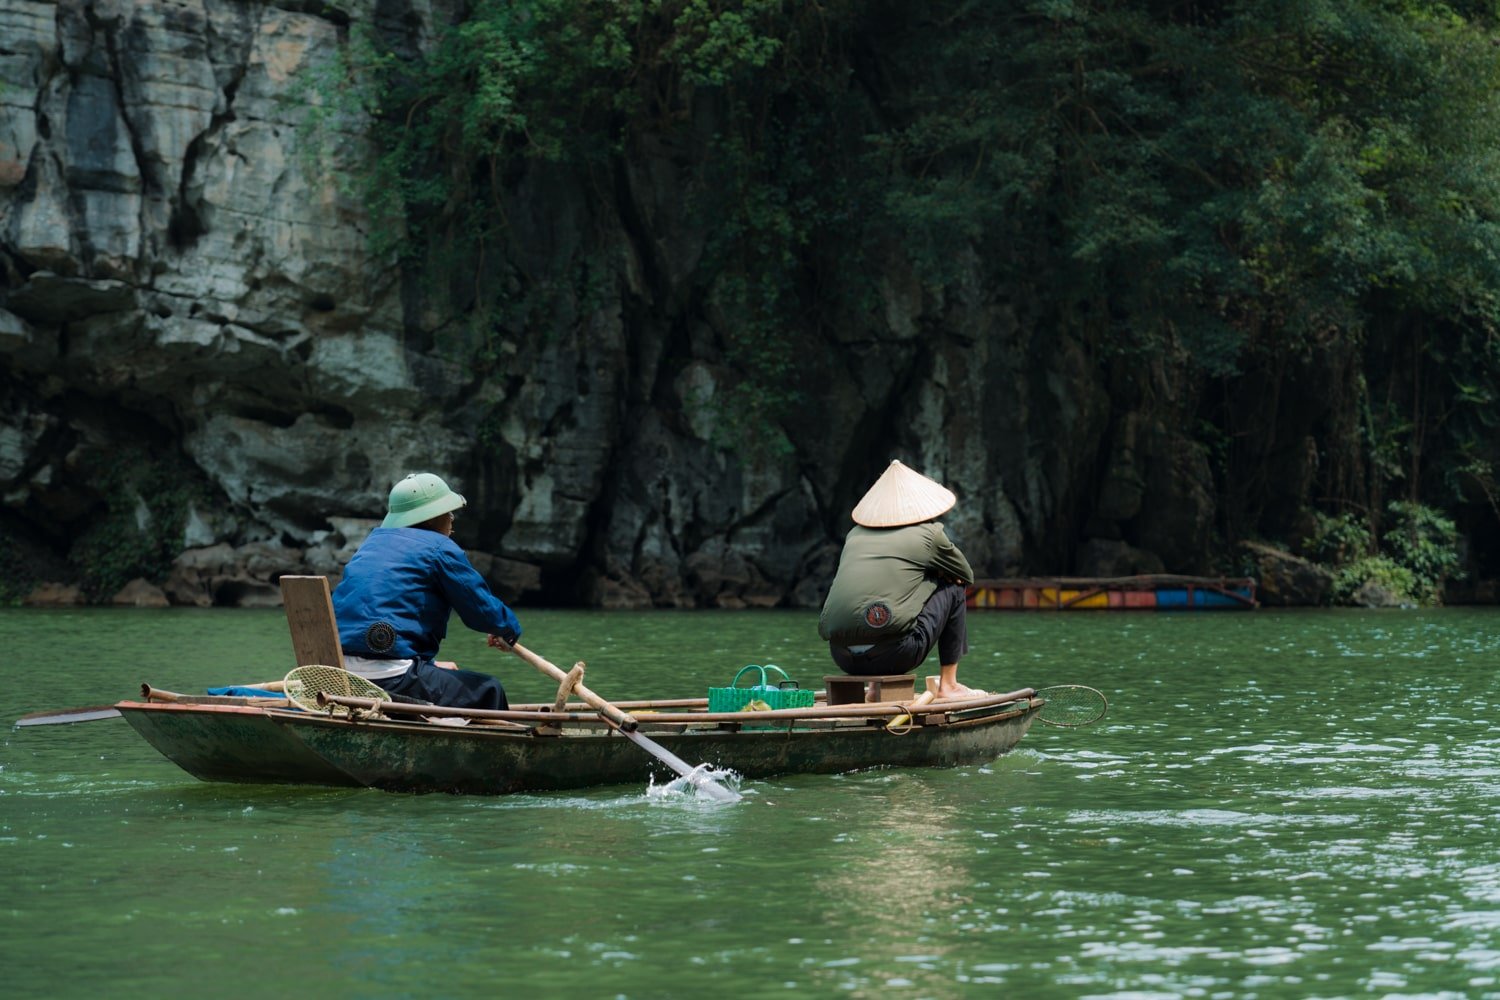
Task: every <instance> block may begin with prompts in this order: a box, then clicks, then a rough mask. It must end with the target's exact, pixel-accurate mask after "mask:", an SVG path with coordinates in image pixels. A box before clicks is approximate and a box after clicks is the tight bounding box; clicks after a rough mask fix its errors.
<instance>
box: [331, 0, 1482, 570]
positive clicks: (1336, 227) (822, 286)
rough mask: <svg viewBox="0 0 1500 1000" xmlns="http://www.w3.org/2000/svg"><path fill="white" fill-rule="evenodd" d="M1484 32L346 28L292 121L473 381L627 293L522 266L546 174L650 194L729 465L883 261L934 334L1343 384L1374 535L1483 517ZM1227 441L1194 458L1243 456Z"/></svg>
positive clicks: (766, 20) (566, 16) (934, 7)
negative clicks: (1394, 504)
mask: <svg viewBox="0 0 1500 1000" xmlns="http://www.w3.org/2000/svg"><path fill="white" fill-rule="evenodd" d="M1495 27H1496V25H1495V10H1494V8H1493V5H1490V4H1485V3H1452V4H1448V3H1438V2H1428V0H1405V2H1400V3H1393V2H1388V0H1353V2H1346V0H1238V2H1227V3H1220V4H1186V5H1184V4H1166V3H1157V2H1150V3H1126V2H1122V0H1071V2H1059V0H1030V2H1025V0H1023V2H1018V3H1008V4H997V3H990V4H985V3H974V2H972V0H934V2H932V3H924V4H909V3H903V2H895V0H875V2H870V3H862V4H855V3H850V2H847V0H833V2H829V3H824V4H817V5H813V4H802V3H795V2H791V0H749V2H739V3H729V2H724V0H620V2H614V3H608V4H602V3H592V2H586V0H511V2H507V0H475V2H474V3H473V4H472V5H470V6H469V7H467V8H466V9H465V11H464V15H463V17H462V18H461V19H460V20H458V21H457V22H456V23H454V24H452V25H451V26H448V27H446V28H444V29H442V30H440V31H439V32H438V34H437V35H436V37H435V38H434V39H432V40H430V41H428V42H424V43H423V48H422V50H421V51H420V52H419V51H417V49H416V47H415V45H414V43H413V41H412V40H411V39H405V38H399V37H393V36H390V35H388V34H383V33H382V31H381V30H377V29H376V28H375V27H372V26H370V25H364V24H355V25H354V26H353V28H352V30H351V32H350V37H349V42H348V44H347V46H346V47H345V49H344V50H343V52H342V54H341V56H340V59H339V60H338V61H337V63H336V64H334V65H331V66H329V67H325V68H324V69H323V71H322V73H321V75H317V74H315V75H313V76H312V77H310V80H311V82H310V85H309V89H308V91H307V106H308V109H309V110H308V115H309V117H308V121H309V122H310V123H311V126H312V128H313V130H314V131H316V132H317V133H318V134H320V135H322V136H323V137H324V138H325V139H327V143H326V144H325V146H324V147H323V149H324V153H325V156H326V157H327V159H326V160H325V162H326V163H327V164H328V165H329V167H330V169H334V168H340V169H341V168H342V167H343V166H350V165H348V164H343V163H342V161H340V160H339V159H338V158H339V157H340V156H343V155H346V154H345V153H344V150H345V149H346V148H347V146H348V144H347V143H345V142H343V141H342V137H343V136H346V135H347V134H348V132H349V130H350V129H351V128H352V127H354V126H353V123H355V122H359V121H364V122H368V123H370V126H369V131H368V136H367V138H368V139H369V149H370V150H371V151H372V153H371V157H370V159H369V160H368V162H366V163H365V164H363V166H362V168H361V169H359V170H342V173H343V174H345V175H346V176H350V177H359V178H360V182H359V183H358V185H357V186H358V188H359V189H360V190H362V191H363V192H364V194H365V196H366V198H367V200H368V202H369V206H370V210H371V212H372V216H373V218H374V219H375V220H376V223H375V226H374V233H375V235H376V237H377V239H378V241H379V242H380V246H381V248H383V249H393V250H398V251H399V252H401V253H403V254H405V255H406V257H407V259H408V260H409V261H410V262H411V266H412V267H414V268H420V269H421V271H422V274H423V280H421V282H420V285H421V287H424V288H427V289H430V290H431V293H432V294H434V295H439V294H446V295H447V296H448V297H449V298H450V299H451V301H452V303H453V305H454V308H455V309H456V310H457V311H458V312H460V313H462V314H464V315H465V316H466V317H467V319H468V321H469V322H468V323H467V324H466V325H464V326H462V327H460V326H459V325H457V324H455V326H454V330H455V331H457V332H456V333H455V339H456V341H457V342H458V343H459V344H461V345H462V346H463V349H464V350H470V351H472V352H473V353H474V356H475V358H476V360H477V361H478V362H479V363H480V364H481V365H488V366H490V368H489V369H488V370H490V371H492V372H493V371H496V370H497V369H499V368H503V367H504V364H505V362H506V359H507V357H508V355H507V352H506V350H505V348H506V346H507V345H510V344H514V343H517V342H521V341H523V340H525V339H527V336H526V335H527V334H528V333H529V331H531V330H534V329H535V328H536V327H537V326H538V325H541V326H543V327H544V328H551V327H553V326H561V325H566V324H574V325H576V324H578V323H581V322H584V321H585V318H584V316H583V309H582V308H581V307H580V305H579V303H580V302H581V301H582V299H583V298H584V297H585V296H587V295H590V294H593V293H592V292H585V291H580V289H582V288H593V289H596V290H597V291H598V294H599V295H600V297H601V298H608V297H610V296H611V295H619V292H618V291H617V290H615V289H613V288H607V287H602V286H603V284H604V283H606V282H607V281H608V280H610V278H611V276H612V275H613V274H614V272H613V270H611V266H610V265H608V264H607V263H599V264H597V265H596V264H594V263H593V262H589V263H586V264H585V263H581V259H582V258H584V257H586V256H587V255H588V254H589V253H591V252H597V251H595V250H593V249H591V248H590V247H589V246H587V245H586V244H587V239H586V236H585V234H582V233H580V232H574V230H582V229H586V228H587V227H588V225H589V223H590V221H591V219H590V216H589V215H588V213H587V212H581V213H580V215H579V217H578V218H577V219H576V220H568V222H567V224H559V227H558V233H557V234H556V238H555V239H551V240H550V241H549V245H548V246H547V247H546V248H542V249H539V248H535V247H527V248H526V250H527V252H526V253H525V254H522V253H518V252H517V250H516V247H515V246H514V245H513V242H514V238H515V234H514V233H513V231H512V228H511V215H512V213H514V212H515V211H517V210H523V211H524V210H525V205H524V203H523V199H524V198H525V197H527V196H530V195H534V194H535V187H536V186H537V185H539V184H545V183H546V181H547V179H549V178H551V177H552V176H554V175H557V176H565V177H566V178H568V179H569V181H571V182H574V183H573V186H574V187H575V188H576V189H578V190H585V191H593V192H595V194H596V195H597V198H598V202H599V204H600V205H601V206H603V212H602V213H601V214H607V213H611V212H613V211H615V206H616V205H618V204H619V203H621V202H624V201H628V200H629V195H628V194H627V195H626V196H624V197H622V196H621V192H622V190H623V188H624V187H625V186H626V183H628V182H622V178H624V177H627V176H628V172H629V170H630V169H631V168H633V167H636V166H639V165H641V163H642V162H643V161H644V160H647V159H649V160H650V161H651V162H652V163H653V164H659V163H664V162H668V161H669V162H670V164H671V168H672V169H674V170H678V171H680V175H679V176H678V177H677V181H678V182H679V186H680V188H681V190H682V191H683V205H682V207H683V209H684V211H683V212H682V214H681V216H680V224H681V225H682V226H684V227H685V228H687V229H690V230H691V231H692V235H693V237H701V238H702V241H703V243H702V245H703V247H704V253H703V254H702V256H701V259H700V261H699V263H698V264H697V267H696V271H695V273H693V274H692V275H690V276H687V278H686V282H685V283H686V285H687V286H689V287H687V288H683V289H678V290H680V291H685V292H687V293H688V294H689V295H690V296H691V297H692V301H693V302H695V303H704V304H711V305H712V308H713V310H714V312H713V318H714V326H715V329H717V330H718V331H719V337H720V340H721V343H720V344H719V345H718V346H719V347H720V349H721V351H722V357H721V358H720V359H718V360H721V361H722V362H723V367H724V368H725V369H727V370H729V371H734V372H738V373H740V374H741V377H742V382H741V383H740V384H738V385H736V386H732V387H729V388H728V389H727V390H726V391H724V392H723V393H722V394H721V395H720V396H719V397H717V398H718V399H719V401H720V402H721V403H722V404H724V405H727V406H732V407H734V408H735V409H736V411H737V413H736V417H737V419H736V420H734V421H731V422H730V424H731V426H734V427H735V428H737V429H739V430H742V431H744V432H745V433H746V434H747V435H748V436H749V438H750V439H752V440H754V439H760V440H767V441H769V440H777V439H784V438H785V433H784V432H785V430H786V427H787V424H786V421H787V420H788V419H789V418H788V414H790V413H793V412H795V411H796V410H797V403H798V402H799V401H800V400H804V399H806V398H808V397H809V396H812V395H815V394H816V392H817V390H818V387H817V386H816V385H815V384H810V383H809V382H808V380H807V375H806V374H805V373H804V368H805V367H806V366H805V365H803V364H796V363H793V361H794V360H801V359H804V358H805V357H806V356H807V353H808V347H809V346H810V345H813V346H816V345H818V344H819V342H820V339H821V338H822V337H823V333H824V331H825V330H827V329H833V328H836V329H841V330H845V331H847V330H851V329H852V330H858V329H862V328H866V327H868V326H869V325H871V324H872V322H873V323H878V322H879V319H878V315H877V314H875V311H874V310H873V309H872V302H873V301H874V298H875V296H874V295H873V292H872V288H873V286H874V281H875V279H876V278H877V277H878V276H879V268H878V267H872V264H873V263H881V264H883V260H882V259H877V260H872V258H873V257H875V255H876V254H880V255H882V257H883V256H884V255H889V256H890V258H892V259H894V260H895V264H894V265H893V266H895V267H898V268H899V267H904V266H907V265H908V264H909V266H911V267H913V268H914V269H915V270H916V272H917V274H918V276H919V277H920V279H921V281H922V282H923V283H924V284H925V286H926V288H925V289H924V291H929V292H931V293H932V294H931V299H932V301H947V300H948V299H949V297H950V296H951V297H953V298H957V297H959V296H962V295H967V294H970V289H972V288H974V287H975V285H976V283H977V284H979V285H981V286H983V287H985V288H986V289H993V290H995V291H994V292H993V294H994V295H995V296H996V297H998V298H1001V299H1005V298H1010V299H1011V300H1012V301H1029V302H1034V303H1036V304H1037V305H1036V306H1035V314H1034V315H1030V316H1028V318H1027V322H1028V323H1030V324H1032V325H1033V326H1034V327H1035V328H1036V329H1038V330H1046V331H1050V330H1051V329H1053V328H1054V327H1056V328H1060V329H1064V330H1066V331H1067V332H1068V334H1069V335H1070V336H1073V337H1075V338H1077V339H1079V340H1080V341H1081V342H1083V343H1085V344H1087V345H1088V346H1089V347H1090V348H1091V349H1092V350H1093V351H1094V352H1095V354H1096V356H1097V358H1098V359H1099V360H1100V361H1101V363H1102V362H1107V361H1109V360H1110V359H1111V358H1114V357H1124V358H1127V359H1149V360H1150V361H1151V363H1152V365H1153V366H1154V367H1159V368H1161V369H1163V370H1164V371H1165V372H1166V374H1167V376H1168V377H1169V378H1173V377H1175V378H1178V379H1180V380H1182V381H1184V382H1191V381H1192V380H1201V381H1203V382H1213V381H1215V380H1217V381H1218V382H1221V383H1224V384H1230V383H1232V382H1233V381H1234V380H1237V379H1248V378H1253V379H1257V380H1258V382H1257V383H1256V384H1264V385H1267V386H1269V387H1270V389H1271V390H1272V391H1273V392H1274V390H1275V389H1276V387H1277V386H1278V385H1279V384H1281V382H1282V381H1283V380H1284V379H1285V378H1286V373H1287V372H1289V371H1293V370H1296V369H1297V368H1299V367H1300V368H1302V369H1308V368H1312V369H1316V368H1317V366H1318V365H1320V364H1323V363H1324V362H1326V361H1327V360H1328V359H1330V358H1351V357H1353V358H1355V359H1356V363H1355V364H1353V365H1351V366H1350V368H1352V369H1356V370H1360V371H1362V375H1360V376H1358V377H1357V378H1352V379H1350V380H1349V381H1348V382H1347V383H1346V384H1345V387H1346V388H1349V387H1352V389H1351V391H1352V392H1354V393H1357V395H1358V398H1352V399H1348V400H1344V401H1342V403H1341V405H1343V406H1346V407H1348V408H1349V409H1351V411H1360V410H1362V416H1363V419H1362V421H1356V422H1353V423H1352V424H1351V428H1350V429H1347V430H1345V431H1342V432H1341V433H1343V434H1344V435H1345V438H1344V439H1338V440H1332V441H1327V442H1321V443H1322V444H1323V445H1325V447H1324V448H1323V449H1322V450H1323V451H1324V452H1325V453H1327V452H1333V453H1335V454H1337V453H1338V452H1340V451H1357V453H1358V454H1357V456H1356V457H1357V460H1358V464H1359V465H1360V468H1359V469H1358V470H1357V474H1350V475H1349V476H1347V477H1345V479H1343V480H1340V481H1338V482H1333V483H1331V484H1329V488H1330V490H1331V491H1332V492H1334V494H1335V495H1334V496H1333V497H1332V499H1334V500H1342V501H1346V502H1348V503H1352V504H1356V505H1362V506H1366V507H1370V508H1373V509H1381V508H1382V507H1383V506H1384V502H1385V499H1386V496H1387V495H1388V494H1389V493H1390V492H1392V491H1391V490H1390V489H1389V487H1391V486H1392V485H1393V484H1396V483H1398V482H1401V483H1402V485H1403V493H1405V494H1406V495H1410V496H1414V497H1422V498H1424V499H1427V500H1429V501H1435V502H1440V503H1448V502H1453V503H1458V504H1472V503H1474V502H1475V501H1476V500H1478V501H1479V502H1483V503H1487V504H1488V505H1490V506H1491V507H1493V508H1494V509H1495V510H1496V512H1497V514H1500V504H1497V502H1496V501H1497V498H1500V491H1497V490H1496V488H1495V487H1496V482H1495V476H1494V474H1493V472H1492V470H1494V469H1497V468H1500V434H1497V433H1496V430H1497V428H1496V426H1495V425H1496V422H1497V421H1500V417H1497V416H1496V411H1495V407H1494V405H1493V404H1494V401H1495V400H1496V399H1500V337H1497V336H1496V333H1497V331H1500V291H1497V290H1500V101H1496V100H1495V98H1494V95H1495V94H1496V93H1500V59H1497V58H1496V55H1495V49H1494V46H1493V44H1492V39H1491V35H1492V33H1493V31H1494V29H1495ZM387 30H389V29H387ZM664 149H665V150H674V149H675V150H680V151H681V152H680V153H678V154H674V155H663V153H662V150H664ZM647 150H651V151H653V152H647ZM654 221H655V220H634V221H633V222H631V223H628V224H630V225H639V226H649V225H652V224H653V223H654ZM641 235H642V237H643V239H642V243H643V244H647V243H651V242H653V241H654V240H656V239H657V238H659V237H661V236H666V237H667V238H672V237H674V236H677V237H680V236H682V235H684V234H681V233H672V234H658V233H643V234H641ZM538 256H545V257H548V260H547V262H546V264H545V265H544V267H542V268H541V269H538V268H537V267H536V266H534V264H526V265H523V264H521V263H519V260H521V259H523V258H524V259H526V260H528V261H533V262H534V261H535V259H536V258H537V257H538ZM903 257H904V260H903V259H902V258H903ZM580 272H587V273H586V274H582V275H581V274H580ZM986 294H990V293H989V292H986ZM651 308H659V306H658V305H657V304H656V303H655V302H653V303H652V304H651ZM682 318H683V317H680V316H670V317H666V316H653V317H651V319H652V320H655V321H660V320H665V321H667V322H669V323H675V322H678V321H680V320H681V319H682ZM698 318H700V317H697V316H694V317H688V320H689V321H690V322H691V321H693V320H696V319H698ZM937 322H938V321H937V320H936V319H934V324H935V325H936V323H937ZM923 332H924V333H926V332H928V331H923ZM831 349H837V348H831ZM1191 395H1192V394H1191V393H1183V394H1182V397H1183V398H1191ZM1278 405H1281V406H1283V407H1294V406H1296V405H1297V404H1296V401H1287V402H1286V403H1283V404H1278ZM1230 412H1231V414H1232V411H1230ZM1195 416H1201V414H1196V415H1189V419H1192V418H1193V417H1195ZM1277 416H1278V414H1277V413H1275V412H1271V413H1269V414H1268V419H1269V420H1273V421H1274V420H1275V419H1276V418H1277ZM1231 419H1232V416H1227V415H1225V414H1224V413H1220V414H1216V415H1213V417H1212V419H1211V420H1203V421H1197V422H1196V426H1198V427H1200V428H1202V429H1203V436H1204V440H1206V441H1218V442H1226V441H1227V442H1238V441H1239V440H1241V438H1242V437H1243V435H1244V433H1245V431H1244V429H1242V428H1238V427H1234V426H1231ZM1190 425H1192V424H1190ZM1257 430H1260V431H1264V430H1265V428H1257ZM1330 433H1331V432H1330ZM1361 435H1362V436H1361ZM1245 453H1246V454H1249V455H1250V460H1251V461H1254V460H1255V459H1256V454H1255V453H1254V451H1253V450H1249V451H1246V452H1245ZM1218 455H1219V457H1220V461H1219V462H1218V463H1217V464H1216V468H1218V469H1219V470H1220V472H1221V479H1222V482H1223V484H1224V488H1225V490H1226V493H1228V492H1230V491H1238V490H1242V489H1245V488H1246V487H1245V486H1244V482H1243V481H1244V480H1246V479H1248V478H1253V476H1254V473H1255V470H1254V469H1253V468H1252V469H1246V468H1245V467H1243V466H1242V465H1239V464H1237V462H1239V461H1241V460H1240V459H1237V458H1236V453H1235V449H1234V448H1233V447H1228V446H1226V447H1221V448H1220V449H1219V452H1218ZM1345 464H1348V463H1345ZM1261 488H1263V489H1272V488H1274V484H1272V485H1271V486H1264V487H1261ZM1356 493H1358V494H1359V495H1354V494H1356ZM1419 575H1420V573H1419Z"/></svg>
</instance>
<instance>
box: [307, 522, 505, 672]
mask: <svg viewBox="0 0 1500 1000" xmlns="http://www.w3.org/2000/svg"><path fill="white" fill-rule="evenodd" d="M333 612H334V617H335V618H336V619H337V620H338V624H339V644H340V645H341V646H343V647H344V652H345V653H352V654H354V655H355V656H367V657H371V658H374V659H390V660H402V659H407V658H415V659H418V660H424V659H426V660H431V659H436V657H437V653H438V647H439V646H440V645H441V644H442V641H443V639H444V638H445V637H446V636H447V634H448V617H449V615H450V614H452V613H454V612H457V614H458V617H459V620H460V621H462V622H463V623H464V624H465V625H467V626H468V627H469V628H471V629H473V630H474V631H476V632H485V633H488V634H491V635H498V636H500V637H501V638H502V639H504V640H505V641H506V642H515V641H516V640H517V639H518V638H519V637H520V635H521V623H520V621H518V620H517V619H516V615H515V612H513V611H511V609H510V608H508V607H507V606H506V605H505V603H504V602H503V601H501V600H500V599H499V598H498V597H496V596H495V595H494V594H493V593H491V592H490V588H489V585H488V584H486V583H485V582H484V577H482V576H480V575H479V571H478V570H476V569H475V568H474V566H473V564H472V563H470V562H469V557H468V556H466V555H464V550H463V549H462V548H460V547H459V545H458V543H457V542H455V541H453V539H451V538H449V537H447V536H446V535H444V534H442V533H441V532H437V531H429V530H427V529H426V528H376V529H375V530H374V531H372V532H370V537H369V538H368V539H366V540H365V543H364V544H363V545H361V546H360V547H359V551H358V552H356V553H354V558H353V559H350V560H349V565H348V566H346V567H344V578H343V579H342V580H340V581H339V585H338V586H337V587H336V588H334V591H333ZM439 669H441V668H439Z"/></svg>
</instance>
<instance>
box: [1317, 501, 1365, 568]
mask: <svg viewBox="0 0 1500 1000" xmlns="http://www.w3.org/2000/svg"><path fill="white" fill-rule="evenodd" d="M1313 516H1314V518H1315V519H1316V525H1317V527H1316V530H1315V531H1314V533H1313V536H1312V537H1311V538H1307V539H1304V540H1303V542H1302V547H1303V550H1304V551H1305V552H1307V554H1308V555H1309V556H1310V557H1311V558H1312V559H1314V560H1317V561H1318V562H1323V563H1330V564H1332V565H1335V566H1342V565H1346V564H1348V563H1351V562H1354V561H1356V560H1359V559H1362V558H1364V557H1365V556H1367V555H1369V554H1370V551H1371V544H1370V543H1371V536H1370V527H1369V525H1368V524H1367V523H1366V522H1365V520H1364V518H1361V517H1357V516H1356V515H1354V514H1349V513H1344V514H1340V515H1338V516H1337V517H1333V516H1330V515H1327V514H1324V513H1321V512H1314V514H1313Z"/></svg>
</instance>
